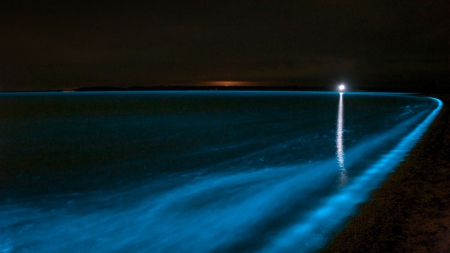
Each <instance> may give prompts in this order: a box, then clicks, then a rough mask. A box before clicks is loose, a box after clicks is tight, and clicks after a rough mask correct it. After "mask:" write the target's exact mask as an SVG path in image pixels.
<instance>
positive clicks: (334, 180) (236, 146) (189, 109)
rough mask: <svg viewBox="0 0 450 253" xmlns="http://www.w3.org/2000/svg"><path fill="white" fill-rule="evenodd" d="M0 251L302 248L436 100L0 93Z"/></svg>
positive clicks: (337, 215) (323, 234)
mask: <svg viewBox="0 0 450 253" xmlns="http://www.w3.org/2000/svg"><path fill="white" fill-rule="evenodd" d="M0 106H1V107H0V108H1V109H0V119H1V120H0V151H1V152H0V162H1V164H2V167H1V169H0V187H1V188H0V189H1V192H0V252H211V251H218V252H312V251H315V250H317V249H319V248H320V247H322V246H323V245H324V244H325V243H326V242H327V241H328V240H329V239H330V237H331V236H332V235H333V234H334V233H336V232H337V231H338V230H339V229H340V228H341V226H342V225H343V224H345V221H346V220H347V219H348V217H350V216H351V215H352V214H353V213H354V212H355V210H356V206H357V205H358V204H359V203H361V202H363V201H365V200H366V199H367V197H368V192H369V191H370V190H372V189H374V188H376V187H377V186H378V185H379V184H380V183H381V181H382V180H383V179H384V178H385V177H386V176H387V175H388V174H389V172H391V171H392V170H393V168H394V167H395V166H396V165H397V164H398V163H399V162H400V161H401V160H402V159H403V157H404V156H405V155H406V154H407V152H408V151H409V150H410V149H411V147H412V146H413V145H414V143H415V142H416V141H417V140H418V139H419V138H420V136H421V135H422V134H423V132H424V131H425V130H426V129H427V127H428V126H429V124H430V123H431V122H432V120H433V119H434V117H435V116H436V114H437V113H438V111H439V110H440V108H441V106H442V104H441V102H440V101H438V100H435V99H429V98H420V97H412V96H403V95H394V94H371V93H345V94H343V95H342V94H339V93H301V92H146V93H107V92H105V93H95V92H94V93H81V94H80V93H75V94H74V93H72V94H63V93H38V94H36V93H20V94H8V93H3V94H1V95H0Z"/></svg>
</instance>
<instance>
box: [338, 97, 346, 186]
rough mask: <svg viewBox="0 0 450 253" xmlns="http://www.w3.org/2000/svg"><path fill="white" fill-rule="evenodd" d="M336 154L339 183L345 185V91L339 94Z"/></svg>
mask: <svg viewBox="0 0 450 253" xmlns="http://www.w3.org/2000/svg"><path fill="white" fill-rule="evenodd" d="M336 149H337V150H336V156H337V160H338V163H339V172H340V178H339V185H341V186H342V185H345V184H346V183H347V172H346V170H345V166H344V93H343V92H340V95H339V109H338V119H337V131H336Z"/></svg>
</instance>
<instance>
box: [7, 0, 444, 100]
mask: <svg viewBox="0 0 450 253" xmlns="http://www.w3.org/2000/svg"><path fill="white" fill-rule="evenodd" d="M0 32H1V34H0V91H6V90H48V89H72V88H77V87H81V86H105V85H106V86H118V87H130V86H151V85H161V84H171V85H174V84H184V83H191V82H205V81H233V80H244V81H277V82H286V83H290V84H295V85H300V86H303V85H304V86H310V85H318V86H320V85H330V84H334V83H337V82H340V81H342V82H346V83H348V84H349V85H350V86H354V87H357V86H373V87H380V88H392V87H410V86H418V87H419V86H423V85H428V84H430V83H432V82H434V83H437V84H438V85H439V86H448V85H449V84H448V83H449V82H450V2H449V1H447V0H437V1H425V0H421V1H414V0H408V1H406V0H398V1H387V0H380V1H357V0H339V1H337V0H325V1H317V0H316V1H293V0H286V1H268V0H261V1H253V0H247V1H233V0H231V1H186V0H184V1H180V0H164V1H159V0H157V1H141V2H138V1H132V0H129V1H122V2H121V1H115V0H111V1H73V2H72V1H71V2H66V1H32V2H31V1H27V2H24V1H20V0H19V1H17V0H4V1H2V4H1V10H0Z"/></svg>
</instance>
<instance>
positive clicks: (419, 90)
mask: <svg viewBox="0 0 450 253" xmlns="http://www.w3.org/2000/svg"><path fill="white" fill-rule="evenodd" d="M336 86H337V85H334V86H296V85H264V86H208V85H167V86H166V85H160V86H133V87H129V88H122V87H114V86H93V87H81V88H78V89H75V91H170V90H175V91H176V90H236V91H239V90H242V91H252V90H253V91H264V90H267V91H335V90H336ZM350 91H367V92H414V93H441V94H442V93H449V92H450V90H449V89H447V88H446V87H440V88H438V87H437V86H433V85H430V86H426V87H423V88H386V87H384V88H379V87H358V88H350Z"/></svg>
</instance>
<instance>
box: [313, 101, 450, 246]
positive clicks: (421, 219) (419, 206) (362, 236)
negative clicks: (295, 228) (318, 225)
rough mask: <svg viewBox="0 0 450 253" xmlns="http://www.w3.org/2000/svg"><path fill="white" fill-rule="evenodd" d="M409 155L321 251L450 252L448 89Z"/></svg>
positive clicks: (449, 116)
mask: <svg viewBox="0 0 450 253" xmlns="http://www.w3.org/2000/svg"><path fill="white" fill-rule="evenodd" d="M431 96H432V97H436V98H439V99H441V100H442V102H443V103H444V106H443V108H442V110H441V111H440V113H439V115H438V116H437V117H436V119H435V121H434V122H433V124H432V125H431V126H430V128H429V129H428V131H427V132H426V133H425V135H424V136H423V138H422V139H421V140H420V141H419V142H418V143H417V145H416V146H415V147H414V149H413V150H412V151H411V153H410V155H409V156H408V157H407V158H406V159H405V161H403V162H402V163H401V164H400V165H399V166H398V167H397V169H396V170H395V171H394V172H393V173H392V174H391V175H390V176H389V178H388V179H386V181H385V182H384V183H383V184H382V185H381V186H380V187H379V188H378V189H377V190H375V191H373V192H372V199H371V200H370V201H369V202H367V203H364V204H362V205H361V206H360V208H359V213H358V214H357V215H356V216H354V217H353V218H351V220H350V221H349V223H348V224H347V226H346V227H345V228H344V229H343V231H341V232H340V233H338V234H337V235H336V236H335V238H334V239H333V240H332V242H330V244H329V245H328V246H327V247H326V248H325V249H324V250H322V251H321V252H346V253H347V252H435V253H441V252H442V253H443V252H450V231H449V229H450V155H449V154H450V128H449V127H448V126H449V125H450V111H449V110H450V108H449V103H450V95H448V94H446V95H442V94H440V95H431Z"/></svg>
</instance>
